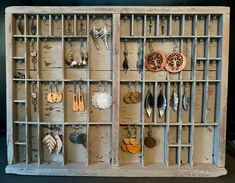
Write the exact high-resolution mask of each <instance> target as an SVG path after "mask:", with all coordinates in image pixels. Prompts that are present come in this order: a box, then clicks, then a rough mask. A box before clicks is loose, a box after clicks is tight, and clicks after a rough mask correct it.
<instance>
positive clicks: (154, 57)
mask: <svg viewBox="0 0 235 183" xmlns="http://www.w3.org/2000/svg"><path fill="white" fill-rule="evenodd" d="M149 48H150V53H149V54H147V55H146V56H145V67H146V68H147V69H148V70H149V71H151V72H158V71H161V70H162V69H163V68H164V67H165V69H166V70H167V71H168V72H171V73H177V72H180V71H182V70H183V69H184V67H185V66H186V57H185V56H184V55H183V54H182V53H180V52H178V51H176V49H177V48H178V46H177V45H175V47H174V48H173V52H172V53H169V54H167V55H166V56H165V54H163V53H162V52H160V51H154V49H153V47H152V45H151V43H149Z"/></svg>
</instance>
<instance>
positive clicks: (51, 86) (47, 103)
mask: <svg viewBox="0 0 235 183" xmlns="http://www.w3.org/2000/svg"><path fill="white" fill-rule="evenodd" d="M63 90H64V88H62V83H61V82H58V81H51V82H40V84H39V98H40V99H41V100H40V109H39V111H40V112H39V114H40V122H50V123H58V122H60V123H62V122H63V121H64V104H63V100H64V96H63ZM51 92H59V93H61V95H60V96H61V100H58V102H55V101H54V100H53V94H52V95H51ZM56 98H57V97H56ZM58 99H59V98H58ZM59 101H60V102H59Z"/></svg>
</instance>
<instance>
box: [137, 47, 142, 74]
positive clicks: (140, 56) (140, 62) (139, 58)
mask: <svg viewBox="0 0 235 183" xmlns="http://www.w3.org/2000/svg"><path fill="white" fill-rule="evenodd" d="M137 55H138V60H137V62H136V68H137V70H138V72H139V74H140V73H141V71H142V70H143V48H142V45H140V46H139V48H138V52H137Z"/></svg>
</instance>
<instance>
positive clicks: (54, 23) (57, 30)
mask: <svg viewBox="0 0 235 183" xmlns="http://www.w3.org/2000/svg"><path fill="white" fill-rule="evenodd" d="M62 29H63V28H62V15H56V14H55V15H51V35H53V36H61V35H62Z"/></svg>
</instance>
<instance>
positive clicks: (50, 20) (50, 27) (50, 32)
mask: <svg viewBox="0 0 235 183" xmlns="http://www.w3.org/2000/svg"><path fill="white" fill-rule="evenodd" d="M49 36H52V16H51V15H49Z"/></svg>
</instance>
